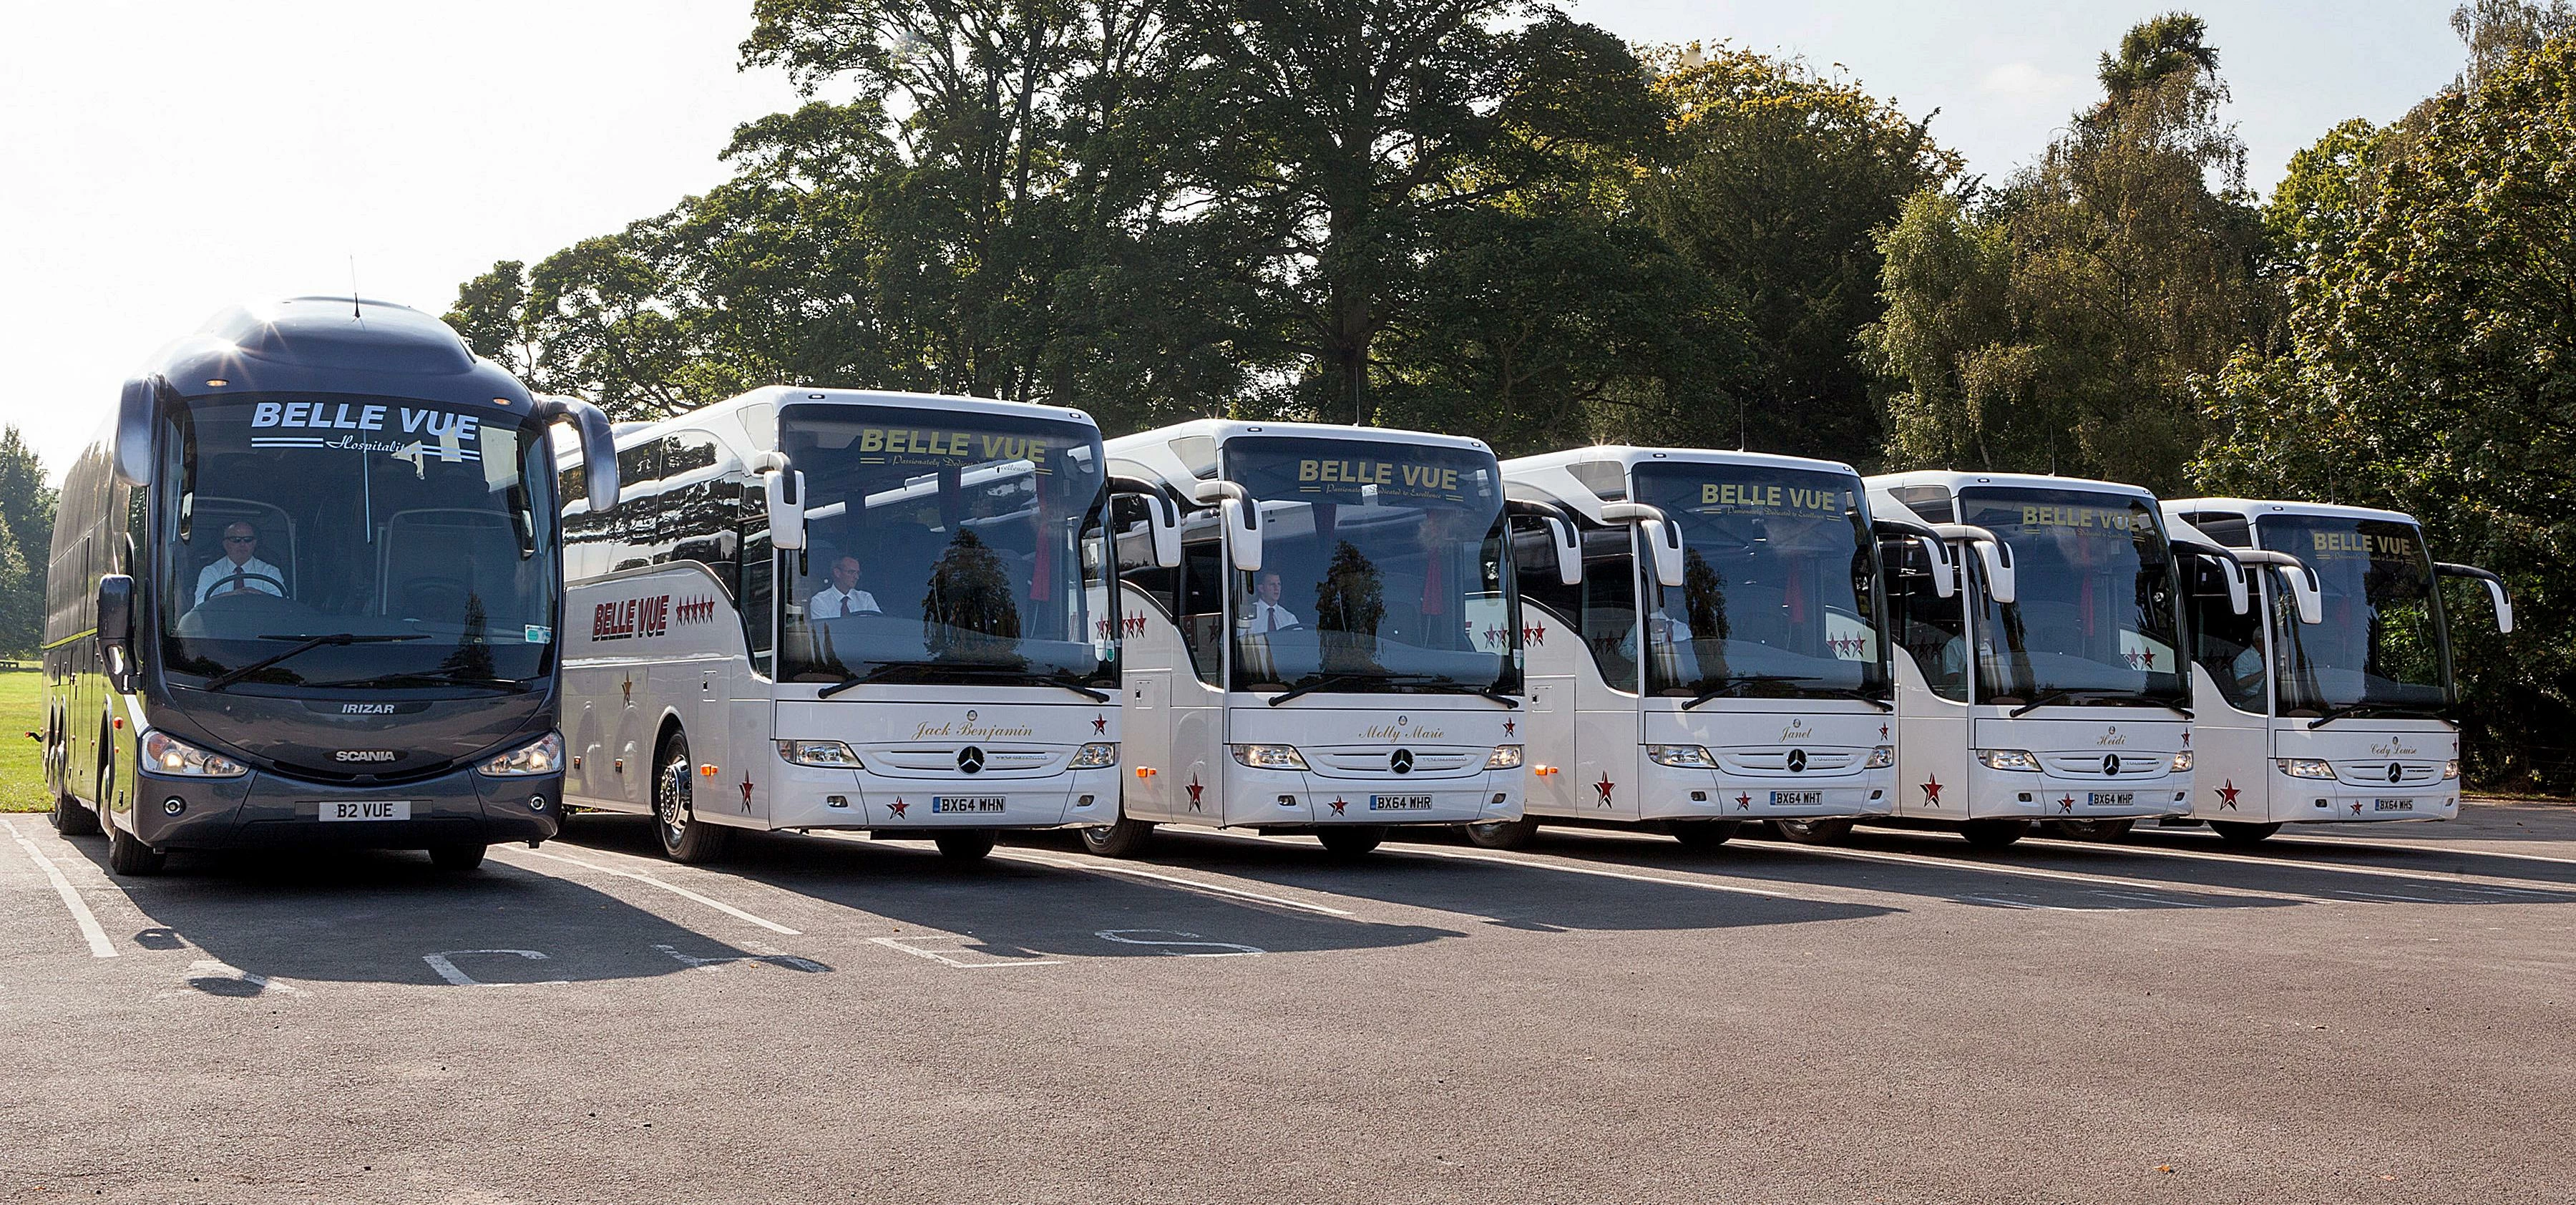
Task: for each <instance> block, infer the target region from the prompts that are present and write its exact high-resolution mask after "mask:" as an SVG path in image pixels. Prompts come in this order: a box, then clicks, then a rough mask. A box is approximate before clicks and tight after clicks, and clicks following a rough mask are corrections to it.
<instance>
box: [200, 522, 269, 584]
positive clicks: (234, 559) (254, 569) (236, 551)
mask: <svg viewBox="0 0 2576 1205" xmlns="http://www.w3.org/2000/svg"><path fill="white" fill-rule="evenodd" d="M245 593H256V594H266V595H270V596H272V597H276V598H284V597H286V573H285V572H284V571H283V570H281V569H279V568H278V567H277V566H275V565H272V564H269V563H268V562H266V561H263V560H261V559H259V529H258V528H255V527H253V526H251V525H250V524H249V523H247V522H243V521H241V520H235V521H233V522H232V523H229V524H226V525H225V527H224V556H223V559H222V560H219V561H216V562H215V563H214V564H211V565H208V566H206V567H205V569H204V570H203V571H201V572H200V573H198V574H197V603H203V602H205V601H206V600H207V599H209V598H214V597H217V596H219V595H225V594H245ZM191 605H195V604H191Z"/></svg>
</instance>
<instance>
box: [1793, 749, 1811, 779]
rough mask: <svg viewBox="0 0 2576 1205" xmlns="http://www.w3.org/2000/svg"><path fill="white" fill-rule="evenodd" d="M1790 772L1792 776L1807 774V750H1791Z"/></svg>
mask: <svg viewBox="0 0 2576 1205" xmlns="http://www.w3.org/2000/svg"><path fill="white" fill-rule="evenodd" d="M1789 772H1790V773H1792V774H1804V773H1806V772H1807V751H1806V750H1804V749H1791V750H1790V751H1789Z"/></svg>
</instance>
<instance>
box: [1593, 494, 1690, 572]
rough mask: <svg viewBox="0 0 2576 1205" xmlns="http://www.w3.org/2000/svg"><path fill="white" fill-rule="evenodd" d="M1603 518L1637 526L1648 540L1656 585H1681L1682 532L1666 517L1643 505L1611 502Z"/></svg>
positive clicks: (1647, 550) (1604, 506)
mask: <svg viewBox="0 0 2576 1205" xmlns="http://www.w3.org/2000/svg"><path fill="white" fill-rule="evenodd" d="M1601 517H1602V518H1604V519H1606V520H1609V521H1610V522H1612V523H1634V524H1636V525H1637V534H1638V535H1639V536H1640V537H1642V538H1643V539H1644V540H1645V541H1646V553H1647V556H1648V557H1649V558H1650V559H1651V560H1652V561H1653V562H1654V566H1655V584H1657V585H1659V586H1678V585H1680V584H1682V529H1681V528H1680V527H1678V526H1676V525H1674V523H1673V521H1672V520H1670V519H1668V518H1665V517H1664V512H1662V511H1660V510H1657V509H1655V508H1654V507H1651V506H1647V505H1645V504H1644V503H1642V502H1610V503H1605V504H1603V505H1602V507H1601Z"/></svg>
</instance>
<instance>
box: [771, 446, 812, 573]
mask: <svg viewBox="0 0 2576 1205" xmlns="http://www.w3.org/2000/svg"><path fill="white" fill-rule="evenodd" d="M767 475H768V477H769V546H770V547H772V548H776V549H780V550H782V551H786V552H797V551H800V550H802V549H803V548H804V547H805V474H804V473H802V472H799V471H797V470H796V469H794V468H792V467H789V466H788V465H787V464H786V462H785V461H784V460H783V459H782V460H781V461H780V462H779V463H778V464H777V465H776V466H775V467H774V468H772V469H770V470H769V471H768V474H767Z"/></svg>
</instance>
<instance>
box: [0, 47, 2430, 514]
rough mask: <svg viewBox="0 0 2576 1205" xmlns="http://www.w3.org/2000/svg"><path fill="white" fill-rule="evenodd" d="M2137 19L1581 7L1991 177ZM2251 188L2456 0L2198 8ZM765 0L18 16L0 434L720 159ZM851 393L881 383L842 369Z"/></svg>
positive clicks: (85, 413)
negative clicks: (223, 332)
mask: <svg viewBox="0 0 2576 1205" xmlns="http://www.w3.org/2000/svg"><path fill="white" fill-rule="evenodd" d="M2179 3H2180V0H2158V2H2153V3H2143V4H2139V5H2137V6H2135V7H2134V8H2132V7H2122V6H2117V5H2106V4H2101V3H2098V2H2097V3H2086V4H2067V3H2064V2H2063V0H1948V2H1946V3H1923V2H1921V0H1807V2H1805V3H1799V4H1790V3H1783V2H1781V0H1763V2H1761V3H1740V2H1737V0H1573V3H1572V5H1571V7H1572V9H1573V11H1574V13H1575V15H1576V16H1578V17H1580V18H1582V19H1584V20H1588V21H1592V22H1594V23H1596V24H1599V25H1602V26H1604V27H1606V28H1608V29H1610V30H1611V31H1613V32H1615V33H1618V34H1620V35H1621V36H1623V37H1626V38H1628V39H1630V40H1631V41H1687V40H1691V39H1699V40H1702V41H1709V42H1715V41H1719V40H1732V41H1734V42H1736V43H1738V44H1740V45H1746V46H1751V47H1754V48H1757V49H1761V50H1765V51H1774V52H1782V51H1785V52H1788V53H1793V54H1798V55H1803V56H1805V57H1806V58H1807V59H1808V60H1809V61H1811V62H1813V63H1816V64H1818V65H1829V64H1837V63H1839V64H1841V65H1843V66H1844V67H1845V68H1847V69H1848V71H1849V73H1850V74H1851V75H1852V76H1853V77H1854V78H1856V79H1858V80H1859V81H1860V82H1861V83H1862V84H1863V85H1864V86H1866V87H1868V88H1869V89H1870V90H1871V91H1872V92H1874V93H1876V94H1878V95H1881V96H1885V97H1891V98H1893V99H1894V100H1896V101H1897V103H1898V104H1899V105H1900V106H1902V107H1903V108H1904V109H1905V110H1906V111H1907V112H1910V113H1918V114H1919V113H1922V112H1925V111H1927V110H1930V109H1933V108H1938V109H1940V110H1941V114H1940V116H1939V117H1938V118H1937V119H1936V120H1935V121H1934V123H1933V126H1932V129H1933V132H1934V134H1935V136H1937V137H1938V138H1940V139H1941V140H1942V141H1943V142H1944V143H1946V144H1948V145H1950V146H1953V147H1956V148H1958V149H1959V150H1961V151H1962V152H1964V153H1965V154H1966V155H1967V157H1968V161H1969V164H1970V167H1971V170H1973V171H1979V172H1985V173H1989V174H1991V175H1994V176H1997V177H2001V176H2002V175H2004V174H2005V173H2007V172H2009V171H2010V170H2011V169H2012V168H2013V167H2014V166H2016V165H2018V164H2020V163H2022V162H2025V161H2026V160H2028V159H2029V158H2030V157H2031V156H2032V155H2033V154H2034V153H2035V152H2036V151H2038V149H2039V148H2040V147H2041V146H2042V145H2044V144H2045V143H2046V142H2047V140H2048V139H2049V137H2050V136H2051V134H2052V132H2053V131H2055V130H2057V129H2058V128H2059V127H2061V126H2062V125H2063V124H2064V123H2065V120H2066V116H2067V114H2068V113H2069V112H2071V111H2072V110H2073V109H2074V108H2075V107H2076V106H2077V105H2078V104H2081V103H2083V102H2084V101H2085V100H2086V99H2087V98H2088V97H2090V96H2091V95H2092V92H2093V88H2094V84H2093V79H2092V72H2093V61H2094V56H2096V55H2097V54H2099V53H2100V52H2101V51H2103V50H2105V49H2107V48H2109V47H2111V46H2112V45H2114V44H2115V43H2116V42H2117V41H2118V40H2119V36H2120V33H2121V32H2122V31H2123V30H2124V29H2126V28H2127V27H2128V25H2130V24H2131V23H2133V22H2135V21H2137V20H2140V19H2142V18H2144V17H2147V16H2151V15H2153V14H2154V13H2156V12H2159V11H2163V10H2164V9H2165V8H2168V7H2175V6H2179ZM2193 7H2194V10H2195V11H2198V12H2200V13H2201V15H2202V16H2204V17H2206V18H2207V19H2208V20H2209V23H2210V41H2211V42H2212V43H2213V44H2215V45H2216V46H2218V47H2219V49H2220V54H2221V59H2222V62H2221V68H2222V70H2223V71H2224V72H2225V74H2226V76H2227V78H2228V80H2229V81H2230V83H2231V84H2232V85H2233V87H2234V89H2235V95H2236V103H2235V105H2234V108H2233V117H2234V118H2235V120H2237V121H2238V122H2239V123H2240V125H2241V130H2242V133H2243V135H2244V138H2245V140H2246V142H2247V143H2248V145H2249V146H2250V147H2251V150H2252V164H2251V166H2252V170H2253V175H2254V183H2255V184H2256V185H2257V186H2268V185H2270V184H2271V183H2272V182H2273V181H2274V180H2275V179H2277V178H2278V176H2279V174H2280V171H2281V167H2282V165H2283V163H2284V162H2286V161H2287V159H2288V158H2289V155H2290V153H2291V152H2292V151H2295V150H2297V149H2298V148H2299V147H2301V146H2304V145H2306V144H2307V143H2308V142H2310V141H2313V140H2314V139H2315V138H2316V137H2317V136H2318V135H2319V134H2322V133H2323V132H2324V131H2325V130H2326V129H2327V127H2329V126H2331V125H2333V124H2334V123H2335V122H2337V121H2340V120H2342V119H2344V118H2346V117H2351V116H2356V115H2357V116H2364V117H2369V118H2372V119H2373V120H2378V121H2385V120H2388V119H2390V118H2393V117H2396V116H2398V115H2399V114H2401V113H2403V112H2405V111H2406V109H2407V108H2408V107H2409V106H2411V105H2413V104H2414V103H2415V101H2416V100H2418V99H2419V98H2421V97H2423V96H2424V95H2426V94H2428V93H2429V92H2431V91H2432V90H2434V89H2435V88H2438V87H2440V86H2441V85H2442V84H2443V83H2444V82H2446V81H2447V80H2449V79H2450V78H2451V76H2452V74H2453V73H2454V72H2455V71H2456V70H2457V69H2458V66H2459V62H2460V51H2459V48H2458V43H2457V42H2456V41H2455V40H2454V39H2453V38H2452V36H2451V33H2450V30H2449V28H2448V26H2447V24H2446V19H2447V15H2448V13H2449V11H2450V8H2451V4H2450V2H2449V0H2345V2H2341V3H2330V2H2326V0H2234V2H2231V3H2225V4H2218V3H2206V2H2204V3H2201V4H2199V5H2197V6H2193ZM749 12H750V4H749V2H748V0H510V2H507V3H503V2H498V0H449V2H448V3H446V4H443V5H438V6H434V7H433V8H430V9H424V8H421V7H419V6H416V5H387V4H370V3H354V4H353V3H349V2H348V0H327V2H317V0H235V2H233V3H226V4H208V3H204V2H203V0H193V2H188V3H177V2H171V0H84V2H83V3H77V4H38V3H17V4H7V5H0V163H5V164H6V165H7V170H6V171H5V174H0V230H5V231H6V232H7V233H6V236H5V237H6V242H5V243H4V244H0V281H6V282H7V286H8V287H6V288H0V357H5V358H6V360H7V361H8V362H9V363H12V364H16V365H18V368H17V369H16V370H15V371H16V372H17V373H18V377H19V384H18V385H17V386H15V387H13V388H11V389H9V390H8V391H6V393H5V394H0V422H5V423H9V424H14V425H16V426H18V427H20V428H22V429H23V430H25V431H26V433H27V435H28V438H29V439H30V440H31V441H32V442H33V443H34V444H35V446H36V449H37V451H38V452H39V453H40V454H41V455H42V456H43V457H44V459H45V464H46V467H47V469H48V470H50V471H51V472H52V473H53V475H54V476H55V477H56V479H57V480H59V479H60V476H61V470H62V466H63V464H64V463H65V462H66V461H68V460H69V459H70V458H71V456H72V455H73V454H74V453H76V452H77V451H78V450H79V447H80V445H81V443H82V442H83V441H84V440H86V439H87V438H88V436H89V434H90V432H91V431H92V430H93V429H94V428H95V427H96V426H97V425H98V423H99V421H100V418H101V416H102V415H104V414H105V413H106V412H107V410H108V408H109V407H110V406H111V405H112V404H113V402H114V399H115V397H116V390H117V384H118V382H119V381H121V380H122V379H123V378H124V377H125V376H126V375H128V374H129V373H130V372H132V371H133V370H134V368H135V367H137V366H138V365H139V364H141V363H142V361H143V359H144V358H145V357H146V356H147V355H148V354H149V353H150V352H151V351H152V350H153V349H154V348H156V347H158V346H159V345H161V344H162V343H164V342H166V341H168V340H170V339H172V338H175V337H177V336H179V335H181V334H184V333H186V332H188V331H190V330H193V329H195V327H196V326H197V325H198V324H199V323H200V322H202V321H203V320H204V319H205V318H206V317H207V316H208V315H209V314H212V313H213V312H214V311H215V310H217V309H218V308H221V307H222V306H224V305H226V304H228V303H230V302H233V301H236V300H241V299H245V298H254V297H262V296H282V295H287V294H292V293H303V292H340V291H345V290H347V289H348V287H349V281H350V269H351V261H352V260H353V259H354V261H355V265H356V276H357V284H358V287H359V289H360V290H361V291H363V292H365V293H367V294H368V295H370V296H374V297H381V298H384V299H386V300H389V301H398V302H402V303H404V304H407V305H411V306H415V307H418V308H420V309H423V310H427V311H430V312H431V313H438V312H442V311H444V310H445V309H446V307H447V305H448V303H449V302H450V301H452V300H454V298H455V293H456V286H457V284H458V283H459V282H461V281H463V280H464V279H465V278H466V277H468V276H470V275H473V274H474V273H476V272H479V271H481V270H483V269H484V268H486V267H489V266H490V265H491V264H492V262H493V261H495V260H499V259H524V260H529V261H534V260H536V259H539V258H542V257H543V256H545V255H546V254H548V253H550V252H552V251H555V250H558V249H560V248H562V247H564V246H565V245H567V244H569V243H571V242H573V241H574V240H576V239H579V238H582V237H584V236H587V235H592V234H599V233H605V232H608V231H613V230H616V229H618V228H619V227H621V226H623V225H624V224H625V223H627V222H628V221H630V220H632V219H634V218H638V217H643V216H646V215H649V214H653V213H658V212H660V211H661V210H663V209H666V208H668V207H669V206H670V205H671V204H672V203H673V202H674V201H676V200H678V199H679V197H680V196H681V195H683V194H684V193H687V192H692V191H698V190H702V189H704V188H706V187H707V186H709V185H711V184H713V183H715V182H717V181H718V180H720V179H722V177H723V168H722V165H720V164H719V163H718V162H717V161H716V157H715V156H716V153H717V152H718V151H719V150H721V149H722V148H723V145H724V143H725V140H726V138H727V136H728V134H729V133H730V132H731V130H732V128H733V127H734V125H735V124H736V123H737V122H739V121H742V120H744V119H747V118H750V117H753V116H757V115H758V114H761V113H764V112H769V111H772V110H775V109H779V108H783V107H786V106H788V105H790V104H792V103H793V102H794V95H793V93H792V91H791V90H790V89H789V88H788V87H787V85H786V82H785V80H784V79H783V78H781V77H779V76H777V75H775V74H770V73H759V74H751V75H745V74H741V73H738V72H736V71H735V70H734V49H735V47H736V45H738V44H739V43H740V42H741V40H742V38H743V36H744V34H746V33H747V32H748V31H749V28H750V16H749ZM848 383H850V384H862V383H864V382H848Z"/></svg>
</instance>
